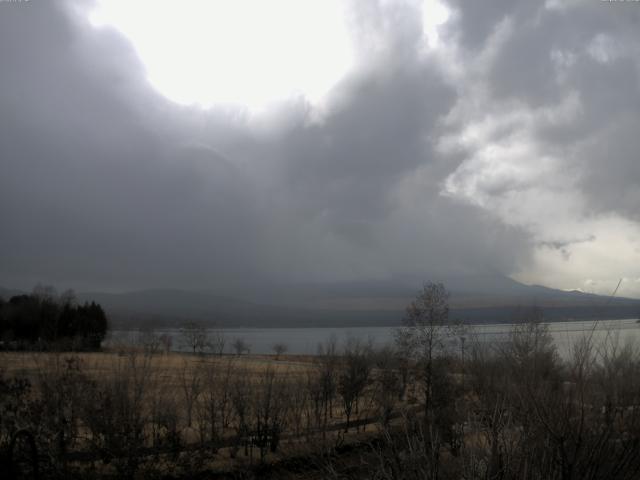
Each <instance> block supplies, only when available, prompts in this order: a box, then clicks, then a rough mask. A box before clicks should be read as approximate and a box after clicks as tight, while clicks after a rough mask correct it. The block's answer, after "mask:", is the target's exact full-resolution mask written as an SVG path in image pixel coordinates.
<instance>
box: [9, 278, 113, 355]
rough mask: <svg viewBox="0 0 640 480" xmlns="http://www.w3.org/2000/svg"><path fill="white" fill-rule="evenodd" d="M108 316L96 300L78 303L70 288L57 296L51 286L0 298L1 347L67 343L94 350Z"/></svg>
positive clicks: (98, 346) (105, 327) (105, 330)
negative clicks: (7, 298) (4, 298)
mask: <svg viewBox="0 0 640 480" xmlns="http://www.w3.org/2000/svg"><path fill="white" fill-rule="evenodd" d="M107 327H108V320H107V316H106V314H105V312H104V310H103V309H102V307H101V306H100V305H98V304H97V303H95V302H91V303H88V302H85V303H84V304H78V303H77V302H76V299H75V295H74V293H73V292H72V291H67V292H65V293H63V294H62V295H57V294H56V292H55V290H53V288H51V287H36V288H35V289H34V290H33V292H32V293H31V294H24V295H15V296H13V297H11V298H10V299H9V300H8V301H5V300H3V299H1V298H0V341H2V346H3V348H33V347H39V348H46V347H51V346H54V345H55V346H58V347H59V346H66V347H69V348H74V349H82V350H95V349H99V348H100V344H101V342H102V340H103V339H104V337H105V335H106V333H107Z"/></svg>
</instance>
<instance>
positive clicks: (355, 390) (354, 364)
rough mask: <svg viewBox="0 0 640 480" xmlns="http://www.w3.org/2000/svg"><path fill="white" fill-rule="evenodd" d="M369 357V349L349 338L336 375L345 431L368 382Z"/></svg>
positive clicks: (369, 370) (369, 371)
mask: <svg viewBox="0 0 640 480" xmlns="http://www.w3.org/2000/svg"><path fill="white" fill-rule="evenodd" d="M370 373H371V359H370V354H369V349H368V348H366V347H363V346H362V344H361V343H360V342H359V341H357V340H355V339H350V341H349V342H347V345H346V347H345V351H344V364H343V366H342V368H341V371H340V374H339V377H338V393H339V394H340V396H341V397H342V406H343V410H344V414H345V416H346V419H347V422H346V424H345V429H344V431H345V432H348V431H349V422H350V420H351V414H352V413H353V411H354V409H355V411H356V412H357V411H358V400H359V399H360V396H361V395H362V393H363V392H364V389H365V387H366V386H367V384H368V383H369V377H370Z"/></svg>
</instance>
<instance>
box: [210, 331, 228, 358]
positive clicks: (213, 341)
mask: <svg viewBox="0 0 640 480" xmlns="http://www.w3.org/2000/svg"><path fill="white" fill-rule="evenodd" d="M226 344H227V338H226V337H225V335H224V332H222V330H220V329H215V330H213V331H212V332H211V334H210V336H209V346H210V347H211V349H212V350H213V353H215V354H216V355H222V354H223V353H224V347H225V345H226Z"/></svg>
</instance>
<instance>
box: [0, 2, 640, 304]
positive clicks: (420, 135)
mask: <svg viewBox="0 0 640 480" xmlns="http://www.w3.org/2000/svg"><path fill="white" fill-rule="evenodd" d="M449 7H450V8H451V12H452V13H451V16H450V19H449V21H448V22H447V23H446V24H445V25H443V26H442V27H441V28H440V32H441V40H440V47H439V48H437V49H435V50H429V49H428V48H426V47H425V39H424V35H423V32H422V23H421V21H422V20H421V18H422V17H421V12H420V5H419V4H418V3H417V2H412V1H395V2H391V1H382V0H381V1H380V2H371V1H362V2H357V1H354V2H351V4H350V8H351V16H350V21H351V27H352V33H353V38H354V42H355V47H356V48H355V51H356V52H357V55H358V58H357V62H356V65H357V68H355V69H354V70H353V71H352V72H350V73H349V74H348V75H347V76H346V77H345V78H343V79H342V81H341V82H340V83H339V84H338V85H337V86H336V87H335V88H334V90H333V91H332V92H330V94H329V97H328V100H327V102H326V104H325V105H324V106H323V108H322V111H321V113H318V111H317V110H318V109H317V107H316V106H314V105H312V104H310V103H308V102H307V101H305V99H304V98H297V99H291V100H289V101H285V102H282V103H280V104H278V105H277V106H276V107H273V108H272V109H271V110H270V111H268V112H266V113H262V114H261V115H260V116H259V117H256V116H255V115H253V114H252V113H251V112H248V111H243V110H242V109H237V108H231V107H225V108H215V107H214V108H211V109H208V110H202V109H198V108H189V107H181V106H177V105H175V104H173V103H171V102H170V101H168V100H166V99H164V98H163V97H162V96H161V95H160V94H159V93H157V92H156V91H154V90H153V89H152V88H150V87H149V85H148V83H147V81H146V79H145V71H144V67H143V64H142V63H141V61H140V59H139V58H138V57H137V55H136V53H135V51H134V50H133V48H132V46H131V44H130V43H129V42H128V41H127V39H126V38H125V37H123V36H122V35H121V34H119V33H118V32H117V31H115V30H113V29H109V28H98V29H96V28H94V27H92V26H91V25H90V24H89V22H88V21H87V19H86V13H87V12H88V11H89V10H90V9H91V4H90V3H80V2H75V3H58V4H54V3H53V2H44V1H35V0H34V1H31V2H26V3H19V4H10V3H7V4H0V65H2V68H1V69H0V87H2V88H1V89H0V168H1V169H2V175H0V220H1V229H2V230H1V232H2V233H1V234H0V284H6V285H9V286H20V287H28V286H29V285H31V284H33V283H35V282H37V281H45V282H48V283H56V284H58V285H60V286H66V285H70V286H73V287H76V288H83V289H85V288H108V289H113V290H121V289H128V288H140V287H150V286H174V287H185V288H213V289H224V290H229V291H233V290H234V289H235V290H236V291H241V289H242V288H244V287H245V286H247V285H255V284H257V283H260V282H264V281H268V282H288V281H298V280H325V281H342V280H354V279H375V278H387V277H391V276H395V275H404V274H411V275H420V276H424V277H430V276H433V275H440V274H444V273H448V274H451V273H454V274H469V273H477V274H484V273H487V272H498V273H502V274H506V275H515V276H517V278H522V279H524V280H527V281H532V282H539V283H547V284H551V285H555V286H558V287H563V288H580V287H582V288H586V289H593V290H602V291H604V290H606V289H607V288H609V287H610V284H611V283H612V282H616V281H617V278H620V277H625V278H627V279H628V280H627V281H626V282H625V284H626V287H625V288H627V291H626V292H627V293H628V294H640V282H638V281H637V279H638V278H639V277H640V273H638V271H637V269H636V267H635V266H634V264H633V262H635V261H637V260H639V259H640V228H639V225H638V222H639V221H640V218H639V217H638V211H637V205H638V202H639V201H640V190H639V188H640V187H639V185H640V183H639V182H638V180H640V170H639V168H640V167H639V165H640V162H639V161H638V158H637V155H638V153H637V152H639V151H640V149H639V148H638V147H640V145H639V143H640V140H639V136H638V135H637V132H638V131H640V113H639V112H640V64H639V61H638V59H639V58H640V34H639V33H638V32H639V31H640V30H639V29H638V27H640V7H639V6H638V5H637V4H629V5H614V4H609V3H606V4H605V2H595V1H594V2H562V3H560V2H557V3H554V2H550V1H548V2H547V4H546V5H538V4H536V5H534V4H532V3H531V2H526V1H521V2H517V1H516V2H500V1H496V2H483V3H482V6H480V5H479V4H478V5H476V2H457V1H456V2H453V1H452V2H451V3H450V4H449ZM203 61H206V60H203ZM256 81H259V79H256ZM576 239H577V240H576ZM556 245H561V246H562V248H556V247H554V246H556ZM637 264H638V263H637V262H636V263H635V265H637Z"/></svg>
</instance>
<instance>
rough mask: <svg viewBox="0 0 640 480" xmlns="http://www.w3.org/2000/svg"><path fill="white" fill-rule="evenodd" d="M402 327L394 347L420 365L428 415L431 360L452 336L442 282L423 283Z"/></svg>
mask: <svg viewBox="0 0 640 480" xmlns="http://www.w3.org/2000/svg"><path fill="white" fill-rule="evenodd" d="M403 324H404V326H403V327H401V328H399V329H398V330H397V331H396V344H397V345H398V347H399V348H401V349H404V350H405V352H406V353H407V354H408V355H409V356H413V357H414V358H416V359H417V360H418V362H419V364H420V365H421V373H422V374H421V379H422V382H423V386H424V402H425V414H426V415H427V416H429V415H431V414H432V412H431V406H432V405H431V404H432V397H433V376H434V370H433V367H434V359H435V358H436V357H437V356H438V355H440V354H442V353H443V352H444V349H445V338H446V337H447V336H449V335H450V334H451V330H450V327H451V323H450V321H449V293H448V292H447V290H446V289H445V287H444V285H443V284H441V283H425V285H424V287H423V288H422V290H421V291H420V293H419V294H418V295H417V296H416V298H415V300H413V301H412V302H411V303H410V304H409V306H408V307H407V310H406V314H405V318H404V320H403Z"/></svg>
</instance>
